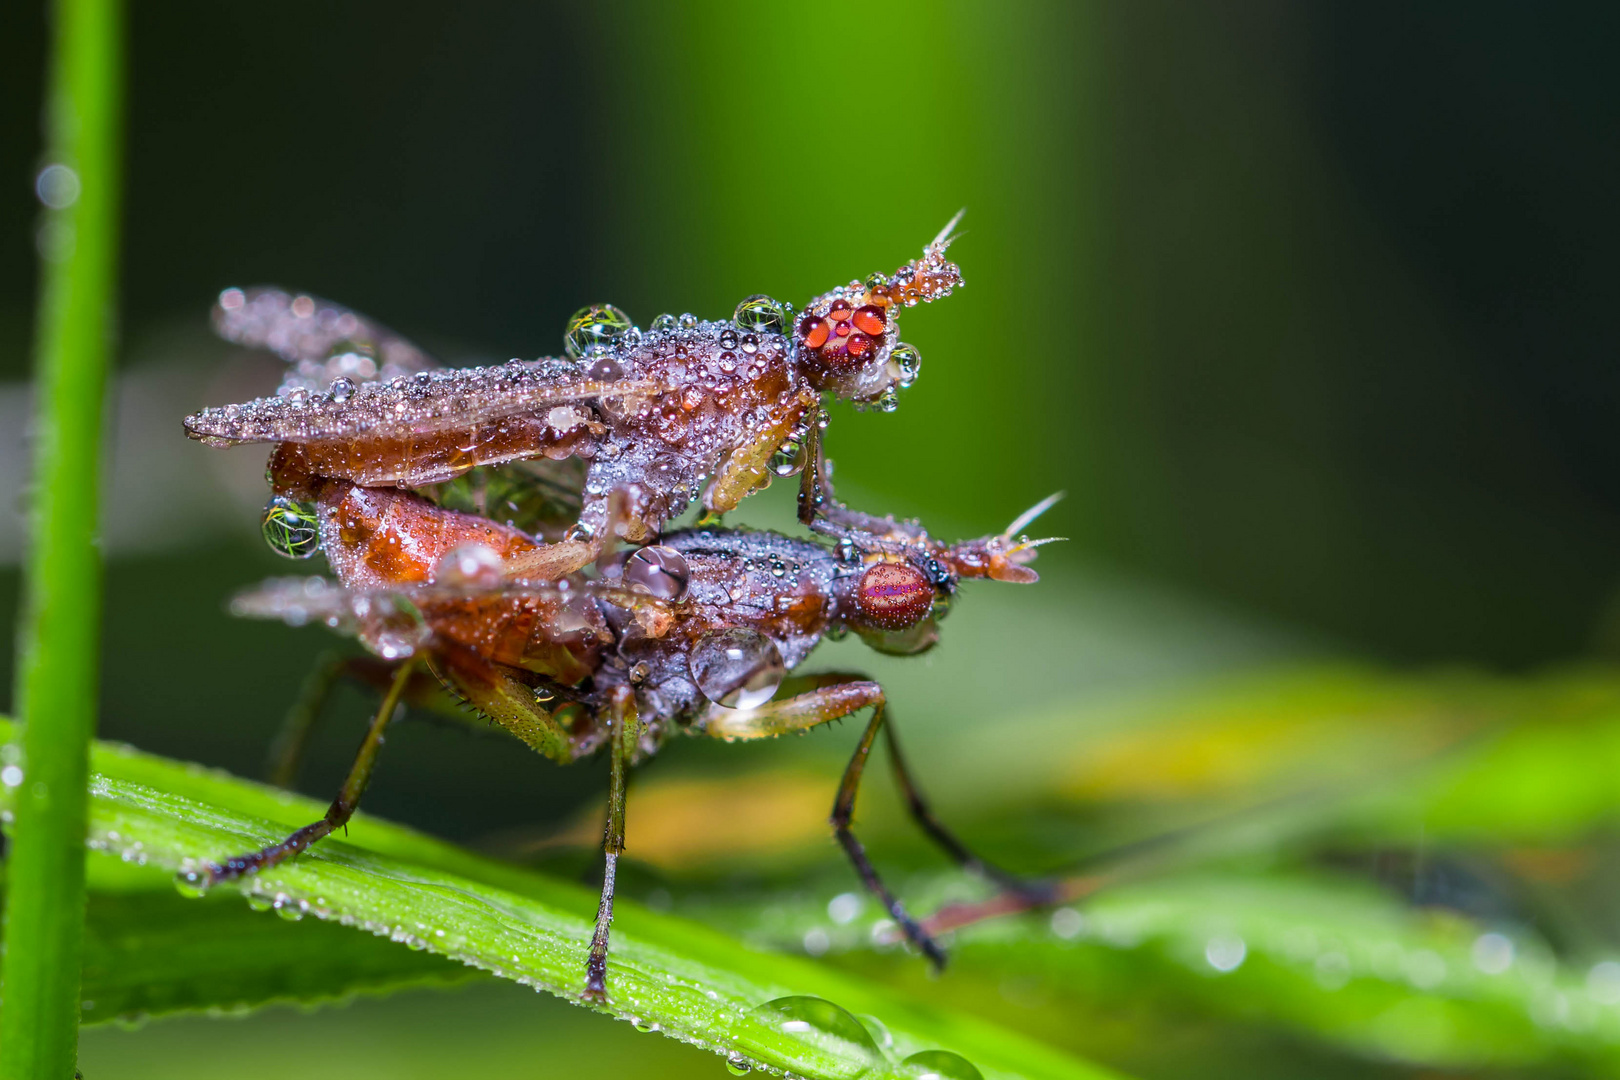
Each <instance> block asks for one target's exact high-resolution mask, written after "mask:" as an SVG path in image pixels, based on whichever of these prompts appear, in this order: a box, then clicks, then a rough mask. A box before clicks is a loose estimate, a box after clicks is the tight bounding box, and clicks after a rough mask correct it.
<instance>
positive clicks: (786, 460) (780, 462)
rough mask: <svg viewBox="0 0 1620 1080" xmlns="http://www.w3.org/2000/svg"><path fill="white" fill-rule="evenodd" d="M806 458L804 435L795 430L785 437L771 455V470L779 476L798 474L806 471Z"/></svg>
mask: <svg viewBox="0 0 1620 1080" xmlns="http://www.w3.org/2000/svg"><path fill="white" fill-rule="evenodd" d="M805 459H806V454H805V440H804V436H803V435H801V434H800V433H799V432H794V433H793V434H791V435H789V436H788V437H787V438H785V439H783V440H782V445H781V446H778V447H777V448H776V453H774V454H772V455H771V472H773V473H775V474H776V475H777V476H797V475H799V474H800V473H801V472H803V471H804V465H805Z"/></svg>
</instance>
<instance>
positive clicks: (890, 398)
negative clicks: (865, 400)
mask: <svg viewBox="0 0 1620 1080" xmlns="http://www.w3.org/2000/svg"><path fill="white" fill-rule="evenodd" d="M874 407H875V408H876V409H877V410H878V412H894V410H896V409H898V408H899V407H900V395H899V394H897V393H895V392H894V387H892V386H890V387H887V388H885V389H884V391H883V393H881V394H879V395H878V399H877V401H876V402H875V403H874Z"/></svg>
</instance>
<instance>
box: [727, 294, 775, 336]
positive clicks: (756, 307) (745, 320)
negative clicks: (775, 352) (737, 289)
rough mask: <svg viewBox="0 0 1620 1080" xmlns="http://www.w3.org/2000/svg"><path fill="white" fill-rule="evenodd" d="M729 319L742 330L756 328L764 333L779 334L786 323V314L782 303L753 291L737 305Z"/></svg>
mask: <svg viewBox="0 0 1620 1080" xmlns="http://www.w3.org/2000/svg"><path fill="white" fill-rule="evenodd" d="M731 321H732V322H734V323H736V324H737V325H738V326H740V327H742V328H743V329H744V330H757V331H759V332H761V333H766V334H780V333H781V332H782V328H783V327H785V326H786V325H787V314H786V313H785V312H784V311H783V310H782V305H781V304H779V303H777V302H776V301H775V300H772V299H771V298H770V297H768V296H766V295H764V294H763V293H755V294H754V295H753V296H750V297H749V298H748V299H746V300H744V301H743V302H742V303H740V304H738V305H737V311H736V313H735V314H733V315H732V316H731Z"/></svg>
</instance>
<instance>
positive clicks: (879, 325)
mask: <svg viewBox="0 0 1620 1080" xmlns="http://www.w3.org/2000/svg"><path fill="white" fill-rule="evenodd" d="M849 321H850V322H852V323H854V324H855V329H857V330H859V331H860V332H861V333H863V334H871V335H872V336H873V337H877V336H878V335H879V334H881V333H883V332H884V331H885V330H887V329H888V328H889V324H888V323H887V322H885V321H884V318H883V309H882V308H880V307H875V306H873V305H871V304H867V305H866V306H864V307H858V308H856V309H855V314H853V315H851V316H850V317H849Z"/></svg>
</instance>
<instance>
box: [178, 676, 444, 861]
mask: <svg viewBox="0 0 1620 1080" xmlns="http://www.w3.org/2000/svg"><path fill="white" fill-rule="evenodd" d="M415 667H416V663H415V661H412V660H407V661H405V663H403V664H401V665H400V666H399V668H398V669H397V670H396V671H395V672H394V678H393V681H392V682H391V683H389V686H388V692H387V693H386V694H384V695H383V700H382V707H381V708H379V709H378V710H377V715H376V716H375V717H373V718H372V721H371V727H370V729H369V730H367V732H366V737H365V741H364V742H362V743H361V744H360V753H359V754H357V755H356V756H355V759H354V765H353V766H352V767H351V768H350V769H349V778H348V779H347V780H345V781H344V782H343V790H341V791H339V792H338V796H337V798H335V799H333V800H332V805H331V806H330V807H328V808H327V811H326V816H325V817H323V818H321V820H319V821H317V822H314V823H313V824H310V825H305V826H304V827H303V828H302V829H299V830H298V831H297V832H295V833H293V834H292V835H291V836H289V837H287V839H285V840H283V841H282V842H281V843H279V844H271V845H270V846H269V847H267V848H265V849H264V850H262V851H256V852H253V853H252V854H249V855H238V856H236V857H234V858H230V859H226V860H225V861H224V862H223V863H211V864H209V866H208V867H207V868H206V870H205V871H204V875H205V876H204V880H203V885H204V886H205V887H206V886H209V885H217V884H218V883H220V882H221V881H234V880H236V879H237V878H240V877H244V876H246V875H248V874H256V873H258V872H259V871H260V870H264V869H266V868H268V867H271V866H275V865H276V864H277V863H281V862H285V861H286V860H287V859H290V858H292V857H293V856H294V855H297V854H298V853H299V852H300V851H303V850H304V849H305V848H307V847H309V846H310V845H311V844H313V843H315V842H316V841H317V840H320V839H321V838H322V837H325V836H328V835H330V834H331V833H332V831H333V830H335V829H340V828H342V827H343V826H344V825H346V824H348V821H349V818H350V817H352V816H353V815H354V809H355V807H356V806H358V805H359V803H360V796H361V795H363V794H365V790H366V784H367V782H368V781H370V779H371V769H372V766H373V765H375V764H376V762H377V751H378V750H380V749H381V748H382V743H383V732H384V730H386V729H387V727H388V722H389V721H390V720H392V719H393V718H394V713H395V711H396V710H398V708H399V703H400V699H401V698H402V697H403V696H404V694H405V687H406V685H407V684H408V683H409V682H410V680H411V674H412V672H413V670H414V669H415Z"/></svg>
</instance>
